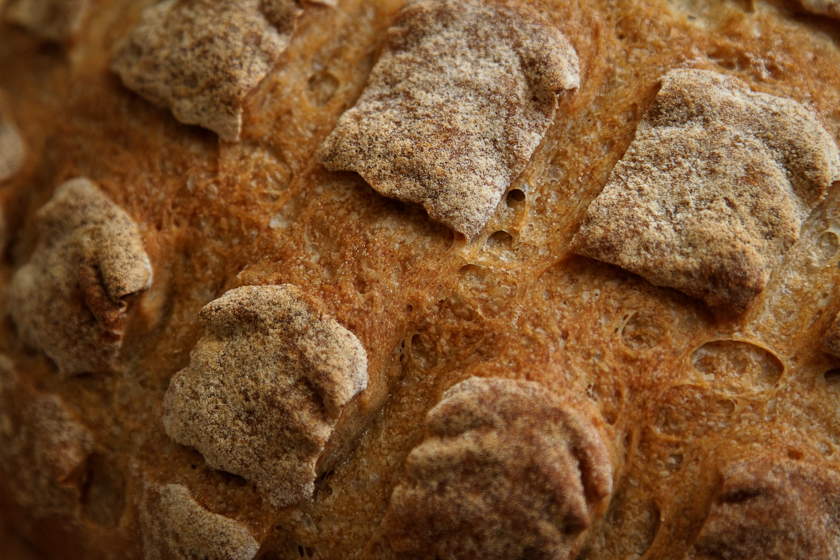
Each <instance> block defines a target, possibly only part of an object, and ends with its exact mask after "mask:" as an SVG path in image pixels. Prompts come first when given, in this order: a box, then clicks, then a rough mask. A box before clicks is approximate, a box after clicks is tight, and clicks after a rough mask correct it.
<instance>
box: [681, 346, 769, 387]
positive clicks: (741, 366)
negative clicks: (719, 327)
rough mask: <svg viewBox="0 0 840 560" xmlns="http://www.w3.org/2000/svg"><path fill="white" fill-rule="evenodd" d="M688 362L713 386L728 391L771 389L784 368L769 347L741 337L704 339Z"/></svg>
mask: <svg viewBox="0 0 840 560" xmlns="http://www.w3.org/2000/svg"><path fill="white" fill-rule="evenodd" d="M691 364H692V366H693V367H694V370H695V371H696V372H697V373H698V374H700V376H702V379H703V380H704V381H705V382H707V383H709V384H710V385H711V386H712V387H713V388H714V389H716V390H719V391H723V392H731V393H739V392H742V391H755V390H767V389H771V388H772V387H775V386H776V384H778V382H779V379H781V377H782V374H783V373H784V369H785V367H784V364H782V362H781V361H780V360H779V358H777V357H776V356H775V355H774V354H773V353H772V352H770V351H769V350H766V349H764V348H761V347H760V346H756V345H755V344H750V343H749V342H745V341H741V340H715V341H713V342H707V343H706V344H704V345H703V346H701V347H700V348H698V349H697V350H695V351H694V353H693V354H692V355H691Z"/></svg>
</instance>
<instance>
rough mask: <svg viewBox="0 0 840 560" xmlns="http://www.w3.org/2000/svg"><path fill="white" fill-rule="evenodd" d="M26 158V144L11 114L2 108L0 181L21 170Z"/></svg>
mask: <svg viewBox="0 0 840 560" xmlns="http://www.w3.org/2000/svg"><path fill="white" fill-rule="evenodd" d="M25 158H26V144H25V143H24V141H23V137H22V136H21V134H20V131H19V130H18V128H17V127H16V126H15V124H14V122H12V119H11V117H10V116H9V115H7V114H5V112H4V111H3V110H2V108H0V183H3V182H4V181H8V180H9V179H12V178H13V177H14V176H15V175H17V174H18V172H20V170H21V168H22V167H23V163H24V161H25Z"/></svg>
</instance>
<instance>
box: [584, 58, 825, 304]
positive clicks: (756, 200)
mask: <svg viewBox="0 0 840 560" xmlns="http://www.w3.org/2000/svg"><path fill="white" fill-rule="evenodd" d="M836 180H840V151H838V149H837V145H836V144H835V142H834V140H833V139H832V138H831V136H830V135H829V134H828V133H827V132H826V131H825V129H824V128H823V127H822V125H821V124H820V123H819V121H818V120H817V118H816V115H814V114H813V113H811V112H810V111H808V110H807V109H806V108H805V107H802V106H801V105H799V104H798V103H796V102H792V101H791V100H789V99H784V98H779V97H773V96H770V95H767V94H762V93H753V92H752V91H750V90H749V88H747V87H746V85H745V84H743V83H741V82H739V81H738V80H735V79H732V78H727V77H724V76H721V75H718V74H717V73H715V72H709V71H704V70H694V69H690V70H689V69H686V70H683V69H680V70H672V71H671V72H669V73H668V74H667V75H665V76H664V77H663V78H662V88H661V89H660V90H659V93H658V94H657V96H656V100H655V101H654V102H653V104H652V105H651V107H650V108H649V109H648V112H647V114H646V115H645V118H644V119H643V120H642V122H641V123H639V127H638V129H637V130H636V137H635V138H634V139H633V143H632V144H630V147H629V148H628V150H627V152H626V153H625V154H624V157H623V158H622V159H621V161H620V162H618V164H617V165H616V167H615V169H614V170H613V172H612V175H611V176H610V179H609V181H607V184H606V186H605V187H604V190H603V191H602V192H601V194H600V195H599V196H598V198H596V199H595V201H594V202H593V203H592V204H591V205H590V206H589V209H588V210H587V213H586V217H585V218H584V222H583V225H582V226H581V229H580V231H579V232H578V233H577V234H576V235H575V237H574V239H573V240H572V243H573V245H574V250H575V252H577V253H579V254H581V255H586V256H588V257H592V258H595V259H598V260H601V261H604V262H608V263H611V264H616V265H618V266H621V267H622V268H626V269H627V270H629V271H631V272H635V273H636V274H639V275H640V276H642V277H644V278H646V279H647V280H649V281H650V282H652V283H653V284H656V285H658V286H668V287H671V288H676V289H678V290H680V291H682V292H685V293H686V294H688V295H690V296H693V297H697V298H700V299H702V300H703V301H705V302H706V303H707V304H708V305H710V306H713V307H723V308H727V309H730V310H737V311H739V312H740V311H744V310H745V309H746V308H747V307H749V306H750V304H751V303H752V302H753V301H754V300H755V298H756V296H757V295H758V294H759V293H760V292H761V291H762V290H763V289H764V287H765V286H766V284H767V281H768V279H769V278H770V273H771V271H772V269H773V268H774V267H775V266H776V265H777V264H778V263H779V261H780V260H781V258H783V257H784V255H785V253H787V251H788V250H790V248H791V247H792V246H793V244H794V243H795V242H796V240H797V239H798V238H799V230H800V229H801V228H802V222H804V221H805V219H806V218H807V217H808V215H809V214H810V212H811V210H812V209H813V208H814V207H815V206H816V205H817V204H818V203H819V202H820V200H822V198H823V196H824V195H825V192H826V190H827V189H828V188H829V186H831V184H832V183H833V182H834V181H836Z"/></svg>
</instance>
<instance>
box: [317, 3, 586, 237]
mask: <svg viewBox="0 0 840 560" xmlns="http://www.w3.org/2000/svg"><path fill="white" fill-rule="evenodd" d="M579 84H580V70H579V61H578V57H577V54H576V52H575V50H574V48H573V47H572V46H571V44H570V43H569V42H568V40H567V39H566V37H565V36H564V35H563V34H562V33H560V31H558V30H557V29H556V28H555V27H553V26H551V25H549V24H548V23H547V22H546V21H545V20H544V19H543V18H542V16H540V15H539V14H537V13H536V12H535V11H533V10H531V9H530V8H525V7H521V8H514V7H512V6H509V5H504V4H493V5H490V4H486V5H485V4H484V3H482V2H479V1H478V0H425V1H421V2H416V3H414V4H411V5H410V6H409V7H408V8H406V9H404V10H403V12H402V13H401V14H400V16H399V17H398V19H397V23H396V24H395V25H394V27H392V28H391V30H390V31H389V35H388V47H387V49H386V51H385V53H384V54H383V55H382V57H381V58H380V59H379V62H378V63H377V64H376V66H375V67H374V69H373V73H372V75H371V78H370V81H369V83H368V86H367V88H366V89H365V91H364V93H363V94H362V97H361V98H360V99H359V102H358V103H357V104H356V106H355V107H354V108H353V109H351V110H349V111H347V112H346V113H344V115H343V116H342V117H341V119H340V121H339V123H338V126H337V127H336V129H335V130H334V131H333V133H332V134H331V135H330V136H329V138H328V139H327V141H326V142H325V144H324V145H323V146H322V148H321V150H320V152H319V158H320V160H321V161H322V163H323V164H324V165H325V166H326V167H327V168H328V169H330V170H333V171H339V170H343V171H355V172H357V173H359V174H360V175H361V176H362V177H363V178H364V179H365V180H366V181H367V182H368V183H369V184H370V185H371V186H372V187H373V188H374V189H375V190H377V191H378V192H379V193H380V194H382V195H384V196H387V197H391V198H396V199H398V200H402V201H407V202H414V203H417V204H422V205H423V206H424V207H425V208H426V211H427V212H428V213H429V216H430V217H431V218H432V219H434V220H437V221H439V222H442V223H443V224H445V225H446V226H448V227H450V228H452V229H454V230H455V231H458V232H461V233H463V234H465V235H466V236H467V237H473V236H474V235H475V234H476V233H477V232H478V231H479V230H480V229H481V228H482V227H483V226H484V224H485V223H486V222H487V220H488V219H489V218H490V216H491V215H492V213H493V211H494V210H495V208H496V206H497V204H498V203H499V201H500V200H501V197H502V196H503V195H504V193H505V191H506V190H507V188H508V186H509V185H510V183H511V181H512V180H513V179H514V178H516V177H517V176H518V175H519V174H520V173H521V171H522V170H523V169H524V167H525V165H526V164H527V162H528V160H529V159H530V157H531V155H532V154H533V152H534V150H535V149H536V148H537V146H538V145H539V143H540V141H541V139H542V137H543V135H544V134H545V132H546V130H547V129H548V126H549V125H550V124H551V122H552V121H553V119H554V113H555V110H556V108H557V102H558V96H559V95H560V94H561V93H563V92H564V91H567V90H572V89H576V88H578V86H579Z"/></svg>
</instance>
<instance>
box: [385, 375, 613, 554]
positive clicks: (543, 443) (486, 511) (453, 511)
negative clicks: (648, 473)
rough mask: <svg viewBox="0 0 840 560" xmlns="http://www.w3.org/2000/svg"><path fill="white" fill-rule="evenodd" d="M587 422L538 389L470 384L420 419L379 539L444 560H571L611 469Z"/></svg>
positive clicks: (607, 487) (496, 382)
mask: <svg viewBox="0 0 840 560" xmlns="http://www.w3.org/2000/svg"><path fill="white" fill-rule="evenodd" d="M593 422H594V420H593V419H592V418H591V417H588V416H587V415H585V414H583V413H582V412H579V411H578V410H576V409H575V408H574V407H571V406H569V405H568V404H567V403H565V402H564V401H562V400H561V399H560V398H559V397H558V396H557V395H556V394H554V393H552V392H551V391H549V390H548V389H546V388H545V387H543V386H542V385H540V384H538V383H533V382H528V381H513V380H504V379H483V378H475V377H474V378H471V379H468V380H467V381H464V382H462V383H460V384H458V385H456V386H455V387H453V388H451V389H449V390H448V391H447V392H446V393H445V394H444V396H443V399H442V400H441V402H440V403H439V404H438V405H437V406H436V407H435V408H433V409H432V410H431V411H430V412H429V414H428V415H427V417H426V422H425V426H426V438H425V440H424V441H423V443H421V444H420V445H419V446H418V447H416V448H415V449H414V450H413V451H412V452H411V454H410V455H409V456H408V459H407V461H406V470H407V476H406V478H405V479H404V480H403V482H402V483H401V484H400V485H399V486H397V487H396V489H395V490H394V493H393V495H392V496H391V505H390V509H389V510H388V513H387V515H386V517H385V521H384V526H385V532H386V534H387V535H388V538H389V539H390V541H391V545H392V546H393V548H394V549H395V550H397V551H405V552H411V553H414V554H422V555H435V556H437V557H439V558H441V559H442V560H460V559H467V558H485V559H488V560H494V559H498V560H502V559H505V560H514V559H517V558H522V559H525V558H527V559H546V560H547V559H552V560H560V559H566V558H573V557H574V555H575V553H576V552H577V550H578V549H579V548H580V546H581V544H582V542H583V539H584V537H585V534H586V529H587V528H588V527H589V525H590V523H591V521H592V515H591V513H592V505H593V504H594V503H596V502H600V501H601V500H603V499H604V498H606V497H607V496H609V495H610V493H611V492H612V464H611V461H610V455H609V452H608V450H607V448H606V446H605V444H604V442H603V440H602V439H601V434H600V433H599V431H598V429H597V428H596V427H595V425H594V423H593Z"/></svg>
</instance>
